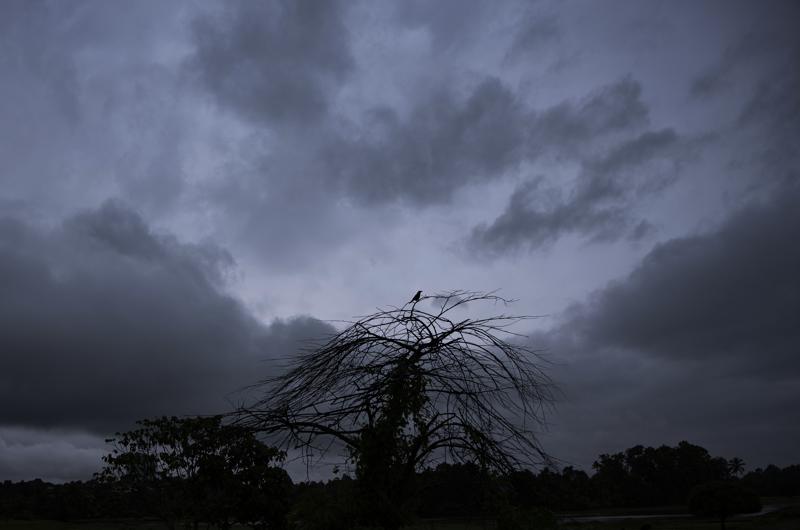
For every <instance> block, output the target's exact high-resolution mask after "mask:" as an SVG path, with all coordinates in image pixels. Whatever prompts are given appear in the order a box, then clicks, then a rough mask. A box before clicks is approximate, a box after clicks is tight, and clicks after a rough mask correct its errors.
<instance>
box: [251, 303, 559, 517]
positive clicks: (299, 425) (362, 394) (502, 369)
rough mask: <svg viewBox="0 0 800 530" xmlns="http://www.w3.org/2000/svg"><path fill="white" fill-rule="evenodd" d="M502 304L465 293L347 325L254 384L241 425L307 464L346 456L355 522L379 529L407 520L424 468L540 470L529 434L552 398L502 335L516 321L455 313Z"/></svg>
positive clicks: (537, 372) (527, 353) (527, 356)
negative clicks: (258, 389)
mask: <svg viewBox="0 0 800 530" xmlns="http://www.w3.org/2000/svg"><path fill="white" fill-rule="evenodd" d="M422 301H428V302H433V303H434V309H433V310H430V311H429V310H425V309H422V308H421V307H420V305H419V304H420V302H422ZM507 302H508V301H507V300H504V299H502V298H500V297H498V296H495V295H493V294H484V293H474V292H463V291H458V292H450V293H446V294H444V295H439V296H423V297H418V296H415V297H414V299H412V301H411V302H408V303H407V304H405V305H404V306H403V307H400V308H389V309H385V310H380V311H378V312H376V313H373V314H371V315H368V316H366V317H363V318H361V319H359V320H357V321H354V322H348V324H349V325H348V326H347V327H346V328H345V329H344V330H343V331H342V332H340V333H338V334H336V335H335V336H333V337H331V338H330V339H329V340H328V341H327V342H326V343H324V344H322V345H321V346H320V347H318V348H316V349H313V350H311V351H308V352H306V353H304V354H302V355H301V356H300V357H299V358H297V359H295V361H294V362H293V364H292V366H291V368H290V370H289V371H287V372H286V373H284V374H282V375H279V376H277V377H275V378H272V379H268V380H266V381H263V382H262V383H261V385H262V388H263V390H264V396H265V397H264V398H263V399H262V400H260V401H258V402H256V403H255V404H253V405H252V406H249V407H245V408H242V409H241V410H240V421H241V422H242V424H243V425H247V426H248V427H251V428H254V429H256V430H258V431H260V432H262V433H266V434H268V435H273V436H274V437H275V438H274V439H275V440H276V443H278V445H279V446H281V447H286V448H294V447H299V448H302V449H304V450H305V453H306V455H308V456H310V457H322V456H324V455H325V454H326V452H327V451H328V449H330V448H332V447H334V448H338V449H342V448H345V449H346V453H347V454H348V456H349V459H350V460H351V461H352V462H353V463H354V464H355V472H356V478H357V479H358V484H359V487H360V488H361V498H362V500H363V505H362V514H363V517H364V519H365V520H366V521H367V522H370V523H376V524H379V525H381V526H383V527H384V528H396V527H398V526H399V525H400V524H401V523H402V522H403V521H404V519H405V517H406V516H407V515H408V514H409V513H410V511H411V507H412V499H413V496H414V492H415V491H416V484H415V477H416V472H417V471H418V470H419V469H421V468H423V467H424V466H425V465H426V464H431V463H436V462H440V461H443V460H444V459H448V460H450V461H453V462H475V463H476V464H478V465H479V466H481V467H482V468H484V469H487V470H495V471H498V472H501V473H505V472H510V471H512V470H514V469H518V468H520V467H523V466H526V465H528V466H529V465H537V464H540V463H542V462H546V461H547V460H548V459H547V455H546V454H545V452H544V451H543V450H542V448H541V447H540V445H539V443H538V440H537V438H536V429H537V428H538V427H540V426H541V424H542V421H543V412H544V410H545V408H546V407H547V406H549V405H550V404H551V402H552V394H551V391H552V387H551V383H550V380H549V379H548V378H547V376H546V375H545V374H544V372H543V371H542V369H541V360H540V358H539V357H538V356H537V353H536V352H535V351H533V350H531V349H530V348H528V347H526V346H524V345H523V344H521V340H518V339H520V337H519V336H518V335H516V334H515V333H514V332H513V331H512V330H511V327H512V326H513V325H514V324H516V323H518V322H519V321H520V320H522V318H520V317H513V316H506V315H499V316H494V317H488V318H476V319H471V318H463V317H464V314H463V313H460V311H462V310H464V309H466V308H467V306H470V307H471V306H473V305H478V304H481V303H491V304H505V303H507ZM426 305H427V304H426Z"/></svg>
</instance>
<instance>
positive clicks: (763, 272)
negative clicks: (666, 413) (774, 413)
mask: <svg viewBox="0 0 800 530" xmlns="http://www.w3.org/2000/svg"><path fill="white" fill-rule="evenodd" d="M798 198H800V193H798V191H797V190H793V191H784V193H783V194H782V195H781V196H780V197H778V198H777V199H775V200H774V201H772V202H770V203H769V204H767V205H759V206H753V207H750V208H748V209H746V210H745V211H743V212H741V213H739V214H737V215H735V216H734V217H732V218H731V219H730V220H729V221H728V222H727V223H725V225H724V226H723V227H722V228H721V229H720V230H719V231H718V232H716V233H714V234H712V235H706V236H694V237H685V238H680V239H674V240H671V241H669V242H667V243H664V244H661V245H659V246H657V247H656V248H655V249H654V250H653V251H651V252H650V253H649V254H648V255H647V257H646V258H645V259H644V260H643V261H642V263H641V265H640V266H639V267H638V268H637V269H636V270H635V271H634V272H633V273H631V275H630V276H629V277H628V278H627V279H626V280H625V281H623V282H620V283H618V284H615V285H612V286H610V287H608V288H606V289H604V290H603V291H601V292H599V293H597V294H595V295H594V297H593V298H592V301H591V302H590V303H589V304H588V305H587V306H584V307H582V308H581V309H575V310H574V311H573V314H572V315H571V318H572V319H573V322H575V323H578V325H579V329H581V332H582V333H583V334H584V337H585V338H584V340H585V341H586V343H587V344H596V345H613V346H615V347H621V348H626V349H632V350H636V351H641V352H646V353H649V354H653V355H658V356H661V357H664V358H669V359H695V360H705V359H709V360H714V361H717V362H721V363H724V365H725V366H726V367H727V368H733V367H735V366H736V365H737V364H738V363H740V362H741V363H746V364H747V369H748V370H752V369H754V366H751V365H757V366H758V369H759V370H766V371H770V372H771V374H772V375H775V376H787V377H797V376H800V363H798V359H797V356H796V355H795V354H796V352H797V351H798V348H800V277H798V274H797V271H798V270H800V248H798V246H797V245H795V244H793V242H794V241H796V240H797V239H798V238H799V237H800V210H798V208H797V200H798Z"/></svg>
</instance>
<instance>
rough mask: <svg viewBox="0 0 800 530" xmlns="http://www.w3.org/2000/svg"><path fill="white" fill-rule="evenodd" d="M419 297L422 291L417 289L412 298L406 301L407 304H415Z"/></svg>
mask: <svg viewBox="0 0 800 530" xmlns="http://www.w3.org/2000/svg"><path fill="white" fill-rule="evenodd" d="M420 298H422V291H417V294H415V295H414V298H412V299H411V301H410V302H408V303H409V304H415V303H417V302H419V299H420Z"/></svg>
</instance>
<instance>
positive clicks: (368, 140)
mask: <svg viewBox="0 0 800 530" xmlns="http://www.w3.org/2000/svg"><path fill="white" fill-rule="evenodd" d="M527 115H528V112H527V111H526V109H525V107H524V105H523V104H522V102H521V101H520V100H519V99H518V98H517V96H516V95H515V94H514V93H513V92H512V91H511V90H510V89H509V88H508V87H507V86H505V85H504V84H503V83H502V82H500V81H499V80H498V79H494V78H489V79H486V80H485V81H483V82H482V83H480V84H479V85H478V86H476V87H475V88H474V90H472V91H471V92H470V93H469V95H468V96H467V97H466V98H458V97H457V96H456V95H454V94H453V93H452V92H451V91H450V90H440V91H438V92H435V93H433V94H431V95H430V96H429V97H426V98H425V99H423V100H421V101H419V102H417V103H416V105H415V106H414V108H413V109H412V110H411V111H410V112H409V114H408V116H405V117H401V116H400V115H399V114H398V113H397V112H395V111H394V110H392V109H390V108H385V107H384V108H376V109H373V110H372V111H371V112H370V115H369V117H368V120H367V123H365V124H364V134H363V135H361V136H360V137H359V138H356V139H346V138H343V137H337V138H333V139H331V141H330V143H329V144H328V145H327V146H326V147H325V148H324V153H323V155H322V166H323V168H324V169H322V171H326V178H331V179H333V181H334V182H338V183H341V184H342V185H343V186H344V190H345V192H346V193H347V194H348V195H350V196H353V197H356V198H357V199H359V200H362V201H365V202H367V203H379V202H387V201H393V200H398V199H400V200H405V201H407V202H410V203H414V204H419V205H429V204H436V203H443V202H447V201H448V200H449V199H450V197H451V196H452V195H453V193H454V192H455V191H456V190H458V189H459V188H461V187H462V186H464V185H466V184H468V183H470V182H476V181H480V180H487V179H492V178H497V177H498V176H500V175H502V174H503V172H505V171H506V170H508V169H510V168H512V167H514V166H515V165H516V164H518V163H520V161H521V160H522V155H523V151H524V144H525V141H526V133H525V127H526V117H527Z"/></svg>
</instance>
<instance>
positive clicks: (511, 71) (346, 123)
mask: <svg viewBox="0 0 800 530" xmlns="http://www.w3.org/2000/svg"><path fill="white" fill-rule="evenodd" d="M798 20H800V3H798V2H794V1H786V2H780V1H777V0H775V1H770V2H756V1H749V2H735V1H719V2H711V1H697V2H695V1H684V2H674V1H663V2H660V1H645V2H643V1H639V0H630V1H618V0H609V1H604V2H578V1H575V2H563V1H555V0H554V1H546V0H542V1H535V2H534V1H514V0H508V1H502V2H498V1H491V2H489V1H486V2H475V1H468V0H435V1H416V0H408V1H405V0H404V1H396V2H388V1H373V0H369V1H367V0H363V1H350V2H335V1H331V0H326V1H322V0H320V1H311V0H298V1H289V0H285V1H278V0H275V1H263V2H257V1H237V2H212V1H207V2H179V1H174V2H163V1H160V0H153V1H137V2H123V1H108V0H86V1H58V2H46V1H35V0H19V1H15V0H3V1H2V2H0V480H2V479H12V480H18V479H27V478H32V477H42V478H46V479H51V480H70V479H83V478H88V477H90V476H91V473H92V472H93V471H95V470H96V469H97V468H98V467H99V465H100V456H101V455H102V454H103V453H104V452H106V451H107V448H106V447H105V446H104V443H103V439H104V438H105V437H106V436H107V435H109V434H111V433H113V432H114V431H115V430H120V429H123V430H124V429H128V428H130V427H131V426H132V422H133V421H134V420H136V419H140V418H144V417H152V416H154V415H161V414H199V413H212V412H219V411H224V410H228V408H229V407H230V404H231V400H232V399H235V398H232V396H233V395H235V394H232V393H234V392H235V391H236V390H237V389H239V388H241V387H242V386H243V385H246V384H249V383H253V382H255V381H256V380H258V379H260V378H262V377H265V376H267V375H269V374H270V373H273V371H274V370H275V366H274V364H271V363H270V362H269V361H268V360H269V359H273V358H275V357H278V356H285V355H287V354H291V353H292V352H293V351H295V350H297V349H298V347H301V346H302V345H303V344H304V342H303V341H306V340H309V339H314V338H317V337H320V336H322V335H324V334H325V333H326V332H328V331H330V330H331V329H332V328H331V326H332V324H330V323H329V322H331V321H333V320H336V319H347V318H350V317H353V316H356V315H362V314H366V313H369V312H371V311H372V310H373V309H375V308H376V307H383V306H387V305H392V304H403V303H404V302H406V301H407V300H408V299H409V298H410V297H411V295H413V293H414V292H415V291H416V290H417V289H422V290H423V291H424V292H426V293H433V292H437V291H445V290H450V289H470V290H494V289H499V290H500V294H501V295H504V296H507V297H510V298H516V299H519V301H518V302H517V303H516V304H515V306H513V307H512V310H513V312H516V313H518V314H535V315H543V316H542V318H540V319H537V320H535V321H533V323H531V324H530V325H529V327H528V329H525V330H524V331H525V332H527V333H528V334H529V339H528V340H529V341H530V343H531V344H532V345H533V346H535V347H537V348H542V349H544V350H545V352H546V355H547V356H548V358H549V360H550V361H551V362H552V365H551V367H550V368H549V370H550V372H551V375H552V376H553V377H554V378H555V379H556V381H557V382H558V383H559V385H560V386H561V390H562V397H561V398H560V402H559V404H558V406H557V407H556V409H555V410H554V411H553V412H552V413H551V414H550V416H549V420H550V426H549V431H548V432H545V433H542V435H541V436H542V441H543V444H544V446H545V449H546V450H547V451H548V452H550V453H551V454H552V455H553V456H555V457H557V458H560V459H562V460H564V461H566V462H568V463H572V464H574V465H577V466H579V467H582V468H584V469H586V470H589V469H590V466H591V463H592V461H593V460H594V459H595V458H596V457H597V455H598V454H599V453H601V452H616V451H620V450H623V449H625V448H626V447H629V446H632V445H634V444H638V443H641V444H647V445H660V444H670V445H674V444H676V443H677V442H679V441H680V440H688V441H690V442H692V443H695V444H699V445H702V446H704V447H706V448H708V449H709V450H710V451H711V452H712V453H713V454H716V455H721V456H725V457H733V456H739V457H741V458H743V459H744V460H745V461H746V462H747V464H748V467H749V468H750V469H753V468H755V467H757V466H764V465H766V464H768V463H775V464H778V465H788V464H792V463H800V451H798V449H797V448H798V447H800V407H798V406H797V404H798V403H800V280H798V274H800V243H798V242H800V149H798V140H800V68H798V65H800V37H798V35H800V34H798V32H797V21H798ZM476 310H478V309H477V308H476Z"/></svg>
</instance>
